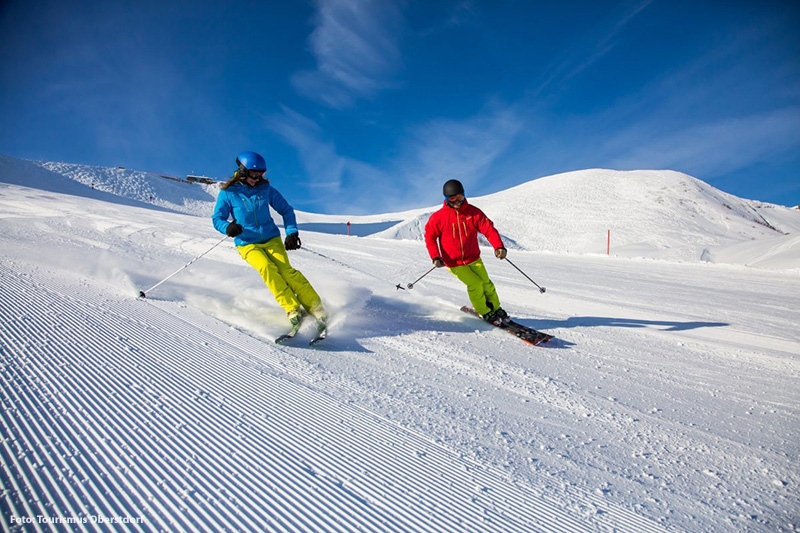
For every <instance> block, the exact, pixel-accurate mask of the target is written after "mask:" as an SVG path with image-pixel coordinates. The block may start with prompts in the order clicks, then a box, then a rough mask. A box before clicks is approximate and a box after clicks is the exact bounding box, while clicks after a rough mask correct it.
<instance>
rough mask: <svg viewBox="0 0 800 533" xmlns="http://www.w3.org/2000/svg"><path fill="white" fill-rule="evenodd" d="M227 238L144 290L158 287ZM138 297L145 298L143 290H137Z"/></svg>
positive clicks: (148, 290) (223, 240)
mask: <svg viewBox="0 0 800 533" xmlns="http://www.w3.org/2000/svg"><path fill="white" fill-rule="evenodd" d="M227 239H228V237H227V236H226V237H225V238H224V239H222V240H221V241H219V242H218V243H216V244H215V245H214V246H212V247H211V248H209V249H208V250H206V251H205V252H203V253H202V254H200V255H198V256H197V257H195V258H194V259H192V260H191V261H189V262H188V263H186V264H185V265H183V266H182V267H180V268H179V269H178V270H176V271H175V272H173V273H172V274H170V275H169V276H167V277H166V278H164V279H162V280H161V281H159V282H158V283H156V284H155V285H153V286H152V287H150V288H149V289H147V291H146V292H150V291H152V290H153V289H155V288H156V287H158V286H159V285H161V284H162V283H164V282H165V281H167V280H168V279H169V278H171V277H172V276H174V275H175V274H177V273H178V272H180V271H181V270H183V269H184V268H186V267H188V266H189V265H191V264H192V263H194V262H195V261H197V260H198V259H200V258H201V257H203V256H204V255H206V254H207V253H208V252H210V251H211V250H213V249H214V248H216V247H217V246H219V245H220V244H222V243H223V242H225V241H226V240H227ZM139 298H147V296H146V295H145V291H139Z"/></svg>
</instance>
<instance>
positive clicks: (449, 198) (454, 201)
mask: <svg viewBox="0 0 800 533" xmlns="http://www.w3.org/2000/svg"><path fill="white" fill-rule="evenodd" d="M445 198H447V201H448V202H450V203H451V204H457V203H459V202H463V201H464V195H463V194H454V195H452V196H445Z"/></svg>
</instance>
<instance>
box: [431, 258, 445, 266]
mask: <svg viewBox="0 0 800 533" xmlns="http://www.w3.org/2000/svg"><path fill="white" fill-rule="evenodd" d="M433 266H435V267H436V268H442V267H443V266H444V261H443V260H442V258H441V257H434V258H433Z"/></svg>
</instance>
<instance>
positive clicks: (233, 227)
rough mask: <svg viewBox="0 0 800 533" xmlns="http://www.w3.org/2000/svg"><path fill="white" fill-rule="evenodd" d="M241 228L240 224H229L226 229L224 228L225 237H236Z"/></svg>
mask: <svg viewBox="0 0 800 533" xmlns="http://www.w3.org/2000/svg"><path fill="white" fill-rule="evenodd" d="M242 230H243V228H242V226H241V224H237V223H236V222H231V223H230V224H228V227H227V228H225V235H227V236H228V237H236V236H237V235H239V234H240V233H241V232H242Z"/></svg>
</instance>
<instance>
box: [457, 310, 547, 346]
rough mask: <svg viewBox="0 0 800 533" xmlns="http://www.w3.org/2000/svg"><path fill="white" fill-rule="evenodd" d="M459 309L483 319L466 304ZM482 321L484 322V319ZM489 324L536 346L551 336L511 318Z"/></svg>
mask: <svg viewBox="0 0 800 533" xmlns="http://www.w3.org/2000/svg"><path fill="white" fill-rule="evenodd" d="M461 310H462V311H463V312H465V313H468V314H470V315H472V316H474V317H477V318H480V319H481V320H483V317H482V316H481V315H480V314H479V313H478V312H477V311H475V310H474V309H472V308H471V307H467V306H466V305H465V306H463V307H462V308H461ZM484 322H486V321H485V320H484ZM488 323H489V324H491V325H493V326H495V327H496V328H500V329H502V330H503V331H507V332H508V333H510V334H511V335H514V336H515V337H517V338H518V339H520V340H522V341H523V342H527V343H528V344H530V345H532V346H538V345H540V344H542V343H544V342H547V341H549V340H551V339H552V338H553V336H552V335H549V334H547V333H544V332H541V331H537V330H535V329H533V328H529V327H528V326H524V325H522V324H519V323H517V322H514V321H513V320H511V319H509V318H507V319H505V320H503V321H501V322H497V323H495V322H488Z"/></svg>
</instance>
